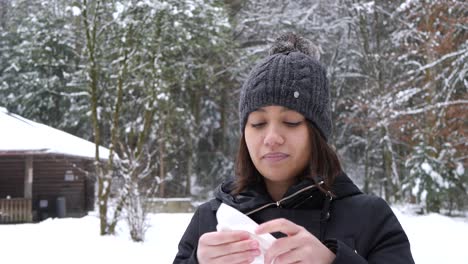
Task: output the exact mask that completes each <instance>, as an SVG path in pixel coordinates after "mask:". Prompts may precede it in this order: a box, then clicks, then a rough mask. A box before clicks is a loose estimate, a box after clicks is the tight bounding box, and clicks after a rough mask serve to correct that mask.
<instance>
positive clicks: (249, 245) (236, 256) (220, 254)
mask: <svg viewBox="0 0 468 264" xmlns="http://www.w3.org/2000/svg"><path fill="white" fill-rule="evenodd" d="M259 255H260V249H259V244H258V242H257V241H256V240H253V239H251V238H250V235H249V233H248V232H246V231H219V232H210V233H205V234H203V235H202V236H201V237H200V239H199V240H198V249H197V259H198V262H199V263H200V264H216V263H220V264H228V263H229V264H231V263H232V264H241V263H242V264H244V263H246V264H247V263H251V262H252V261H253V260H254V259H255V257H256V256H259Z"/></svg>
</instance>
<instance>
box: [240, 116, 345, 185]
mask: <svg viewBox="0 0 468 264" xmlns="http://www.w3.org/2000/svg"><path fill="white" fill-rule="evenodd" d="M307 127H308V130H309V138H310V141H311V159H310V162H309V166H308V168H305V170H306V171H305V173H304V174H301V175H305V176H304V177H306V178H310V179H312V180H313V181H314V182H315V183H316V184H318V182H319V181H320V179H319V177H321V178H322V179H323V181H324V184H323V185H322V186H319V188H320V189H321V190H322V191H323V192H329V191H331V186H332V184H333V182H334V181H335V178H336V177H337V176H338V174H339V173H340V172H341V164H340V160H339V159H338V156H337V154H336V152H335V151H334V150H333V149H332V147H331V146H329V145H328V143H327V142H326V141H325V139H324V138H323V137H322V136H321V135H320V132H319V130H318V129H317V128H315V126H314V125H313V124H312V123H311V122H307ZM235 172H236V182H235V187H234V189H233V191H232V193H233V194H239V193H240V192H241V191H243V190H244V189H245V188H247V186H249V185H252V184H257V183H261V182H263V178H262V175H261V174H260V172H258V170H257V169H256V168H255V166H254V164H253V162H252V159H251V157H250V154H249V150H248V149H247V144H246V142H245V136H244V133H242V136H241V139H240V141H239V149H238V151H237V157H236V167H235Z"/></svg>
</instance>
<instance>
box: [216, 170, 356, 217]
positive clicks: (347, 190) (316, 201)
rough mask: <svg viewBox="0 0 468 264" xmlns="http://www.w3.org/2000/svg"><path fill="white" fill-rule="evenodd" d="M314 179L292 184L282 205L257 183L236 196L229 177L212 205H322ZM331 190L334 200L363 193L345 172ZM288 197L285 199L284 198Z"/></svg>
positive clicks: (245, 207) (248, 207) (244, 207)
mask: <svg viewBox="0 0 468 264" xmlns="http://www.w3.org/2000/svg"><path fill="white" fill-rule="evenodd" d="M314 184H315V183H314V182H313V181H312V180H310V179H304V180H302V181H300V182H298V183H297V184H295V185H293V186H291V187H290V188H289V189H288V190H287V192H286V193H285V195H284V196H283V197H284V198H283V199H284V201H283V199H282V202H281V204H279V201H274V200H273V199H272V198H271V197H270V195H269V194H268V192H267V190H266V188H265V185H264V184H258V185H256V186H253V187H251V188H247V189H246V190H244V191H242V192H241V193H240V194H238V195H235V196H234V195H232V194H231V191H232V190H233V187H234V179H229V180H226V181H224V182H223V183H222V184H220V185H219V186H218V187H217V188H216V190H215V198H216V201H217V202H218V203H217V204H213V206H214V207H215V208H213V209H217V207H218V206H219V203H225V204H227V205H229V206H232V207H234V208H236V209H237V210H239V211H241V212H243V213H247V212H249V211H251V210H254V209H256V208H259V207H261V206H264V205H265V204H270V203H277V204H278V206H281V207H285V208H296V207H298V206H301V205H303V204H304V203H305V202H307V204H308V205H307V206H308V207H314V208H321V206H322V204H323V200H324V199H325V198H326V194H324V193H323V192H322V191H320V190H319V189H318V188H317V187H314ZM332 193H333V195H334V198H333V199H334V200H339V199H342V198H345V197H348V196H352V195H355V194H360V193H362V192H361V191H360V190H359V188H358V187H357V186H356V185H355V184H354V183H353V182H352V181H351V179H350V178H349V177H348V176H347V175H346V174H345V173H341V174H339V175H338V176H337V177H336V179H335V182H334V183H333V185H332ZM287 197H290V198H288V199H285V198H287Z"/></svg>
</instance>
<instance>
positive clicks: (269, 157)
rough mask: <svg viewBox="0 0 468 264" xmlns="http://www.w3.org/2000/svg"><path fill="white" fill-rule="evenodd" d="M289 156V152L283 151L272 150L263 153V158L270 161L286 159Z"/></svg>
mask: <svg viewBox="0 0 468 264" xmlns="http://www.w3.org/2000/svg"><path fill="white" fill-rule="evenodd" d="M287 157H289V155H288V154H286V153H282V152H272V153H267V154H265V155H263V157H262V159H264V160H266V161H269V162H277V161H281V160H284V159H286V158H287Z"/></svg>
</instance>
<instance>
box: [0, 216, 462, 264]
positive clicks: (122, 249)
mask: <svg viewBox="0 0 468 264" xmlns="http://www.w3.org/2000/svg"><path fill="white" fill-rule="evenodd" d="M393 209H394V211H395V213H396V215H397V217H398V218H399V219H400V222H401V223H402V225H403V228H404V229H405V230H406V232H407V234H408V236H409V239H410V242H411V247H412V251H413V255H414V258H415V261H416V263H425V264H431V263H434V264H435V263H437V264H440V263H450V264H467V263H468V250H467V249H468V219H467V218H449V217H445V216H441V215H438V214H429V215H424V216H419V215H415V214H412V213H408V212H407V211H408V210H406V209H405V208H404V207H397V208H393ZM191 216H192V214H154V215H151V216H150V224H151V227H150V228H149V230H148V232H147V234H146V236H147V237H146V238H147V239H146V241H145V242H144V243H134V242H132V241H131V240H130V239H129V237H128V232H126V230H125V225H120V227H119V233H120V235H117V236H112V237H101V236H99V235H98V233H99V231H98V230H99V221H98V219H97V218H96V216H95V215H89V216H86V217H83V218H81V219H71V218H69V219H48V220H46V221H44V222H41V223H39V224H20V225H0V263H2V264H3V263H5V264H6V263H8V264H17V263H21V264H23V263H26V264H27V263H50V264H54V263H57V264H58V263H60V264H61V263H67V264H73V263H79V264H83V263H112V264H117V263H122V264H128V263H138V264H145V263H156V264H166V263H167V264H169V263H172V259H173V257H174V255H175V254H176V252H177V243H178V241H179V239H180V237H181V236H182V234H183V232H184V230H185V228H186V226H187V225H188V223H189V221H190V218H191Z"/></svg>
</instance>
